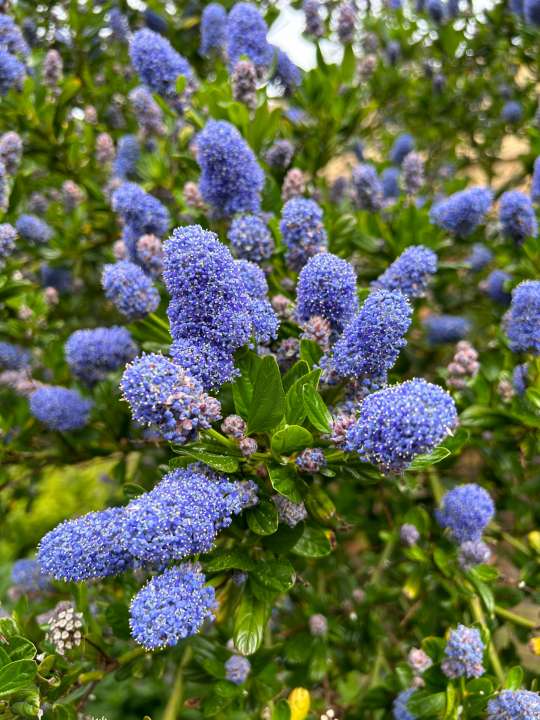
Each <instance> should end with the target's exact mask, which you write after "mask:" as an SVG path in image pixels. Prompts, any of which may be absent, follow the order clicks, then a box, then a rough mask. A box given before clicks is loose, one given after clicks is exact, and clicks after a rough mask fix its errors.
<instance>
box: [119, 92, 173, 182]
mask: <svg viewBox="0 0 540 720" xmlns="http://www.w3.org/2000/svg"><path fill="white" fill-rule="evenodd" d="M129 100H130V102H131V105H132V107H133V112H134V113H135V117H136V118H137V123H138V124H139V127H140V128H141V130H142V131H143V132H144V133H145V134H146V135H163V134H164V132H165V125H164V123H163V112H162V110H161V108H160V107H159V105H158V104H157V102H156V101H155V100H154V98H153V97H152V93H151V92H150V91H149V90H148V89H147V88H145V87H143V86H142V85H141V86H139V87H136V88H134V89H133V90H132V91H131V92H130V93H129ZM127 137H129V136H127ZM118 154H120V147H119V149H118ZM137 160H138V157H136V158H135V163H134V165H136V163H137ZM115 167H116V166H115ZM117 174H119V173H118V172H117ZM120 177H122V176H120Z"/></svg>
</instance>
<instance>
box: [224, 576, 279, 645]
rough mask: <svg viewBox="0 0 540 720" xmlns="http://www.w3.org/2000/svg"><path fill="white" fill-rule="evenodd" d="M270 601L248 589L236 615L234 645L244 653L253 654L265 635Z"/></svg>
mask: <svg viewBox="0 0 540 720" xmlns="http://www.w3.org/2000/svg"><path fill="white" fill-rule="evenodd" d="M270 609H271V608H270V606H269V605H268V603H265V602H263V601H262V600H260V599H258V598H256V597H255V596H254V595H253V593H252V592H251V591H250V590H249V589H246V590H245V591H244V594H243V595H242V597H241V599H240V603H239V605H238V607H237V608H236V612H235V615H234V628H233V640H234V646H235V647H236V649H237V650H238V652H240V653H242V655H253V653H254V652H256V651H257V650H258V649H259V647H260V645H261V643H262V641H263V637H264V630H265V627H266V623H267V622H268V618H269V616H270Z"/></svg>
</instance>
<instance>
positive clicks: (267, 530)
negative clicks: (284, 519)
mask: <svg viewBox="0 0 540 720" xmlns="http://www.w3.org/2000/svg"><path fill="white" fill-rule="evenodd" d="M246 516H247V523H248V526H249V528H250V530H252V531H253V532H254V533H256V534H257V535H272V533H275V532H276V530H277V528H278V512H277V508H276V506H275V505H274V503H273V502H271V501H270V500H261V501H260V502H259V503H258V504H257V505H256V506H255V507H254V508H252V509H251V510H249V511H248V512H247V513H246Z"/></svg>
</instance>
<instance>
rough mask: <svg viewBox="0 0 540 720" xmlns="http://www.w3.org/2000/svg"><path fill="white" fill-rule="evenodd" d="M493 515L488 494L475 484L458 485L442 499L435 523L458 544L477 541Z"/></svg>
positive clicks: (492, 505) (492, 506) (493, 506)
mask: <svg viewBox="0 0 540 720" xmlns="http://www.w3.org/2000/svg"><path fill="white" fill-rule="evenodd" d="M494 514H495V505H494V504H493V500H492V499H491V497H490V495H489V493H488V492H487V491H486V490H484V488H482V487H480V485H477V484H476V483H468V484H466V485H458V486H457V487H455V488H454V489H453V490H450V491H449V492H447V493H446V495H445V496H444V497H443V499H442V502H441V508H440V510H437V511H436V513H435V515H436V518H437V522H438V523H439V525H440V526H441V527H443V528H447V529H448V530H449V531H450V533H451V535H452V538H453V539H454V540H455V541H456V542H458V543H460V544H461V543H464V542H468V541H471V540H479V539H480V537H481V536H482V533H483V532H484V530H485V528H486V525H487V524H488V523H489V521H490V520H491V519H492V517H493V515H494Z"/></svg>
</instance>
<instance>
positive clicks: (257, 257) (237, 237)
mask: <svg viewBox="0 0 540 720" xmlns="http://www.w3.org/2000/svg"><path fill="white" fill-rule="evenodd" d="M227 238H228V240H229V242H230V243H231V248H232V250H233V253H234V255H236V257H239V258H244V259H245V260H252V261H253V262H261V260H266V259H268V258H269V257H270V256H271V255H272V253H273V251H274V238H273V237H272V233H271V232H270V230H269V229H268V226H267V225H266V223H265V222H264V220H263V219H262V217H260V215H237V216H236V217H235V218H234V219H233V221H232V223H231V227H230V228H229V232H228V233H227Z"/></svg>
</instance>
